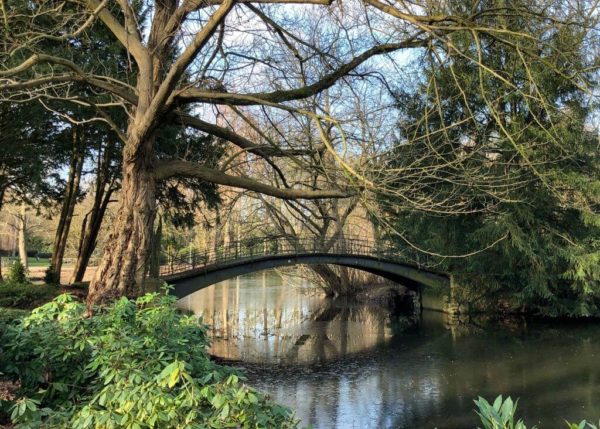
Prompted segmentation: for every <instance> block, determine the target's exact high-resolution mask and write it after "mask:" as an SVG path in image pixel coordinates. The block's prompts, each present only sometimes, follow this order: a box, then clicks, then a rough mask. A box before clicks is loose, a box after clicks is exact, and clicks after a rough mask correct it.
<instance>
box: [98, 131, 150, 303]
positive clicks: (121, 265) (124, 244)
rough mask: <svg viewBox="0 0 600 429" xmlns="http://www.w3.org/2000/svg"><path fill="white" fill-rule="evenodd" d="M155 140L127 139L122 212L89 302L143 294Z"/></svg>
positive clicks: (120, 211) (105, 250) (105, 301)
mask: <svg viewBox="0 0 600 429" xmlns="http://www.w3.org/2000/svg"><path fill="white" fill-rule="evenodd" d="M153 155H154V153H153V142H152V141H147V142H144V143H135V142H128V144H127V145H126V147H125V150H124V154H123V184H122V190H121V198H120V202H119V212H118V215H117V219H116V220H115V222H114V225H113V230H112V233H111V234H110V237H109V238H108V241H107V244H106V246H105V248H104V254H103V257H102V260H101V262H100V265H99V267H98V270H97V271H96V274H95V275H94V279H93V280H92V283H91V284H90V291H89V294H88V299H87V304H88V309H89V310H90V311H91V310H92V308H93V306H94V305H96V304H102V303H107V302H110V301H111V300H113V299H115V298H117V297H121V296H127V297H135V296H138V295H140V294H141V293H143V291H144V289H143V284H144V274H145V272H146V264H147V262H148V257H149V250H150V244H151V240H152V226H153V224H154V217H155V215H156V186H155V181H154V174H153V166H152V164H153V162H152V161H153Z"/></svg>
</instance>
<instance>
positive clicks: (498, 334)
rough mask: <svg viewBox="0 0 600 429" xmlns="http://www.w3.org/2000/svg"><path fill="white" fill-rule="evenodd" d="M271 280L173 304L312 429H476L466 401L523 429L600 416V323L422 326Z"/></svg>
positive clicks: (266, 276)
mask: <svg viewBox="0 0 600 429" xmlns="http://www.w3.org/2000/svg"><path fill="white" fill-rule="evenodd" d="M309 286H310V285H307V284H306V283H303V282H301V281H298V280H295V281H288V280H285V279H283V278H282V277H281V276H279V275H278V274H277V273H274V272H264V273H259V274H256V275H250V276H243V277H240V278H238V279H234V280H230V281H226V282H223V283H220V284H218V285H215V286H212V287H209V288H207V289H204V290H202V291H199V292H197V293H195V294H193V295H190V296H189V297H186V298H184V299H182V300H180V306H181V307H182V308H186V309H188V310H191V311H193V312H194V313H195V314H197V315H199V316H201V317H202V319H203V320H204V322H205V323H208V324H209V325H210V326H211V328H210V334H211V336H212V337H213V339H214V343H213V346H212V348H211V353H213V354H214V355H216V356H220V357H223V358H227V359H232V360H236V361H240V363H238V364H237V365H238V366H242V367H243V368H245V370H246V372H247V375H248V382H249V383H250V384H252V385H253V386H255V387H257V388H259V389H261V390H263V391H266V392H269V393H270V394H271V395H272V396H273V398H274V399H275V400H276V401H278V402H281V403H283V404H286V405H288V406H290V407H292V408H293V409H294V410H296V413H297V416H298V417H299V418H301V419H302V424H303V425H312V426H313V427H315V428H328V429H329V428H343V429H346V428H361V429H362V428H433V427H438V428H440V429H441V428H474V427H476V426H477V419H476V416H475V414H474V412H473V399H474V398H476V397H477V396H478V395H481V396H484V397H486V398H489V399H491V398H493V397H495V396H496V395H498V394H503V395H511V396H513V398H516V397H520V398H521V401H520V404H519V408H520V410H521V412H520V413H519V414H520V415H521V416H523V417H524V418H525V419H526V421H527V424H528V425H529V426H533V425H534V424H536V425H538V426H539V427H540V429H544V428H565V427H566V425H565V424H564V419H569V420H577V421H579V420H581V419H583V418H587V419H588V420H596V421H598V419H599V418H600V359H599V358H600V325H598V324H596V323H588V324H581V323H580V324H575V323H569V324H565V323H562V324H557V323H555V324H549V323H539V322H531V321H529V322H527V321H524V320H517V321H511V323H503V324H495V323H483V322H481V321H478V322H473V323H470V324H456V323H454V322H453V323H451V321H449V320H447V319H446V318H445V317H444V316H443V315H441V314H439V313H434V312H425V313H424V314H423V317H422V319H421V321H420V323H419V324H418V326H416V327H413V328H407V319H406V318H405V317H402V316H399V315H394V314H392V312H391V311H389V310H385V309H383V308H381V307H379V306H374V305H371V306H369V305H357V304H350V303H347V302H342V301H331V300H327V299H324V298H322V297H321V296H319V295H316V294H314V293H313V294H308V293H306V290H307V289H306V288H307V287H309Z"/></svg>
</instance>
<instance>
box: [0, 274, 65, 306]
mask: <svg viewBox="0 0 600 429" xmlns="http://www.w3.org/2000/svg"><path fill="white" fill-rule="evenodd" d="M55 290H56V289H55V288H54V287H52V286H49V285H34V284H31V283H17V282H14V281H12V280H10V281H7V282H1V283H0V307H16V308H32V307H33V306H35V305H39V304H40V303H41V302H44V301H46V300H47V299H49V298H50V297H52V295H54V293H55Z"/></svg>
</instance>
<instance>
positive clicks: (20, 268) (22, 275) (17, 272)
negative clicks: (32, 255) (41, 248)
mask: <svg viewBox="0 0 600 429" xmlns="http://www.w3.org/2000/svg"><path fill="white" fill-rule="evenodd" d="M8 280H9V281H11V282H13V283H25V282H27V270H26V269H25V265H23V263H22V262H21V261H20V260H19V259H17V260H16V261H14V262H13V263H12V265H11V266H10V271H9V273H8Z"/></svg>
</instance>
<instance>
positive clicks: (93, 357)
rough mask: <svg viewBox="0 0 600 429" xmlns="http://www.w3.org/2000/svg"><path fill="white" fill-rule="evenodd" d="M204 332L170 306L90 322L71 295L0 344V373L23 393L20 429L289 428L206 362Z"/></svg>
mask: <svg viewBox="0 0 600 429" xmlns="http://www.w3.org/2000/svg"><path fill="white" fill-rule="evenodd" d="M207 344H208V339H207V337H206V330H205V327H203V326H201V325H199V324H198V322H197V321H196V320H195V319H194V318H192V317H189V316H184V315H182V314H180V313H178V312H177V311H176V309H175V307H174V298H172V297H170V296H168V295H159V294H148V295H146V296H144V297H141V298H139V299H137V300H135V301H131V300H128V299H125V298H122V299H120V300H118V301H116V302H115V303H114V304H113V305H112V306H110V307H109V308H107V309H105V310H98V313H97V314H96V315H94V316H93V317H85V306H84V305H83V304H81V303H79V302H77V301H75V300H74V298H72V297H71V296H69V295H61V296H59V297H57V298H56V299H55V300H54V301H52V302H50V303H48V304H46V305H44V306H42V307H40V308H37V309H35V310H34V311H33V312H32V314H31V315H30V316H29V317H27V318H25V319H23V320H22V321H21V322H19V323H16V324H15V325H13V326H11V327H10V328H9V329H7V331H6V333H5V334H4V338H1V339H0V356H2V358H0V359H2V361H1V362H0V372H3V373H5V374H7V375H8V376H9V377H10V379H11V380H13V381H18V382H19V383H20V391H19V392H18V396H17V397H18V398H20V399H18V400H17V401H16V402H14V403H13V404H12V405H11V408H10V413H11V419H12V420H13V422H14V423H15V424H16V425H17V427H43V428H65V427H71V428H106V429H110V428H117V427H119V428H121V427H123V428H131V429H141V428H184V427H185V428H206V427H210V428H222V427H241V428H259V427H261V428H262V427H277V428H288V427H294V426H295V421H294V420H293V417H292V414H291V411H290V410H288V409H287V408H284V407H281V406H278V405H276V404H274V403H272V402H271V401H270V400H269V399H268V398H267V397H266V396H264V395H263V394H260V393H258V392H256V391H254V390H252V389H251V388H249V387H247V386H245V385H244V384H242V382H241V375H239V374H238V373H236V372H235V371H233V370H231V369H227V368H224V367H221V366H218V365H216V364H215V363H213V362H211V361H210V359H209V357H208V355H207V352H206V346H207Z"/></svg>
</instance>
